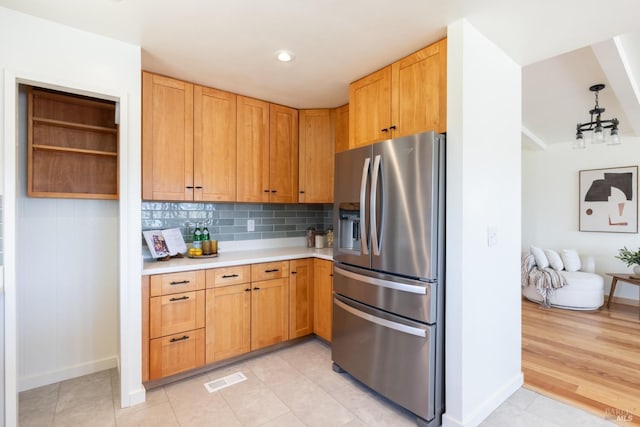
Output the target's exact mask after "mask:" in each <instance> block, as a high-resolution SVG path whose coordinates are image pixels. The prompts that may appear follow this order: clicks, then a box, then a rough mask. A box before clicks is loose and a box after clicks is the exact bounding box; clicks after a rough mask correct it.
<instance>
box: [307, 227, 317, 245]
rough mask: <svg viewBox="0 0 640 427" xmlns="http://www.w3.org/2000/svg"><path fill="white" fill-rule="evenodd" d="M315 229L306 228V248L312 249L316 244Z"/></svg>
mask: <svg viewBox="0 0 640 427" xmlns="http://www.w3.org/2000/svg"><path fill="white" fill-rule="evenodd" d="M315 236H316V229H315V228H314V227H309V228H307V247H308V248H313V247H314V246H315V244H316V240H315V239H316V237H315Z"/></svg>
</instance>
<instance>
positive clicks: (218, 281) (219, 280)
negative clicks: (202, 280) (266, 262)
mask: <svg viewBox="0 0 640 427" xmlns="http://www.w3.org/2000/svg"><path fill="white" fill-rule="evenodd" d="M206 275H207V277H206V280H207V288H218V287H220V286H229V285H237V284H240V283H249V282H250V281H251V266H249V265H238V266H235V267H224V268H214V269H211V270H207V273H206Z"/></svg>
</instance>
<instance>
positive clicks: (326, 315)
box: [313, 259, 333, 341]
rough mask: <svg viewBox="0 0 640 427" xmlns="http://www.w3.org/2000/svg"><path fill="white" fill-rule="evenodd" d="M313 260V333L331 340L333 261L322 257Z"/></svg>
mask: <svg viewBox="0 0 640 427" xmlns="http://www.w3.org/2000/svg"><path fill="white" fill-rule="evenodd" d="M313 262H314V264H313V271H314V277H313V333H315V334H316V335H318V336H319V337H321V338H324V339H325V340H327V341H331V324H332V323H331V319H332V310H333V263H332V262H331V261H327V260H324V259H314V260H313Z"/></svg>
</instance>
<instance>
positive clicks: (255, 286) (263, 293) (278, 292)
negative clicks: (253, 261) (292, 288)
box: [251, 278, 289, 350]
mask: <svg viewBox="0 0 640 427" xmlns="http://www.w3.org/2000/svg"><path fill="white" fill-rule="evenodd" d="M287 339H289V279H288V278H282V279H273V280H265V281H262V282H254V283H252V290H251V350H257V349H259V348H263V347H267V346H270V345H273V344H277V343H279V342H282V341H286V340H287Z"/></svg>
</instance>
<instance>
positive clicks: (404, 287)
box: [333, 265, 427, 295]
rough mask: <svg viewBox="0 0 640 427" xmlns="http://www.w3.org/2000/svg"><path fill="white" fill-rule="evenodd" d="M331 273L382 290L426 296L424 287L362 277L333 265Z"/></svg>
mask: <svg viewBox="0 0 640 427" xmlns="http://www.w3.org/2000/svg"><path fill="white" fill-rule="evenodd" d="M333 272H334V273H335V274H339V275H341V276H344V277H347V278H349V279H353V280H358V281H360V282H364V283H368V284H370V285H376V286H382V287H383V288H389V289H393V290H396V291H404V292H411V293H412V294H421V295H426V294H427V288H426V286H415V285H409V284H407V283H399V282H392V281H390V280H384V279H377V278H375V277H369V276H363V275H361V274H358V273H353V272H351V271H348V270H343V269H342V268H340V267H337V266H335V265H334V267H333Z"/></svg>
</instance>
